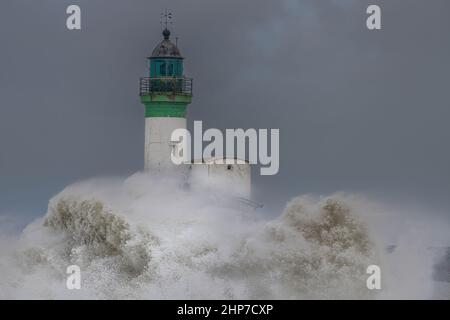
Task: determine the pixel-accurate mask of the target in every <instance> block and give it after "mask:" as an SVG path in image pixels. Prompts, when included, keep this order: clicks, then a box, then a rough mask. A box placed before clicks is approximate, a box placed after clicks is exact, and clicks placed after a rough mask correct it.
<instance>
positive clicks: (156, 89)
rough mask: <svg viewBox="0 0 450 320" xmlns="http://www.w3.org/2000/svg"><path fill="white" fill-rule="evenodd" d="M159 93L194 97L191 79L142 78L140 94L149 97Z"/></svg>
mask: <svg viewBox="0 0 450 320" xmlns="http://www.w3.org/2000/svg"><path fill="white" fill-rule="evenodd" d="M157 93H170V94H182V95H192V79H191V78H169V77H167V78H141V81H140V87H139V94H140V95H141V96H148V95H151V94H157Z"/></svg>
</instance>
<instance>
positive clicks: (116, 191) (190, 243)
mask: <svg viewBox="0 0 450 320" xmlns="http://www.w3.org/2000/svg"><path fill="white" fill-rule="evenodd" d="M219 198H220V199H219ZM219 200H220V201H219ZM377 210H379V209H378V206H377V205H376V204H373V203H371V202H368V201H367V200H366V199H364V198H361V197H359V196H356V195H345V194H334V195H330V196H327V197H313V196H299V197H296V198H294V199H292V200H291V201H290V202H289V203H287V204H286V207H285V209H284V210H283V211H282V212H280V214H279V215H278V216H277V217H276V218H274V219H269V218H265V217H264V216H262V215H261V214H258V212H257V211H251V210H242V209H239V208H237V207H236V206H234V205H233V200H232V199H231V198H227V197H226V195H223V194H216V193H214V192H211V190H198V191H196V192H195V193H194V192H192V191H189V190H186V189H184V188H182V187H180V186H179V185H178V182H177V181H176V180H171V179H169V178H167V179H158V178H155V177H151V176H149V175H148V174H143V173H138V174H135V175H133V176H132V177H130V178H128V179H126V180H120V179H94V180H89V181H85V182H80V183H76V184H74V185H71V186H68V187H67V188H66V189H64V190H63V191H62V192H61V193H60V194H58V195H56V196H55V197H54V198H53V199H51V200H50V203H49V207H48V211H47V213H46V215H45V216H43V217H42V218H40V219H38V220H36V221H34V222H33V223H32V224H30V225H28V226H27V227H26V228H25V230H23V232H21V234H19V235H15V236H4V237H2V238H0V249H1V254H0V268H1V275H0V289H1V290H0V298H1V299H20V298H29V299H79V298H82V299H353V298H355V299H391V298H396V299H410V298H414V299H430V298H440V299H448V298H449V297H450V292H449V286H448V282H447V280H446V276H445V271H442V270H445V268H446V267H445V265H446V264H445V261H447V260H448V257H446V256H445V254H444V253H443V252H442V250H441V251H439V250H438V251H436V250H434V251H433V250H429V249H427V248H425V247H423V248H422V246H419V245H417V244H414V242H411V241H410V240H411V239H408V238H406V239H405V240H404V243H406V244H407V245H403V244H399V245H398V246H397V247H395V250H390V251H391V252H388V250H386V247H385V244H384V241H383V240H384V239H383V236H382V234H381V233H380V232H379V231H378V229H380V228H379V227H378V228H377V227H372V225H376V223H375V224H374V222H373V220H374V217H378V218H380V215H379V213H378V211H377ZM381 220H382V219H381ZM381 229H382V228H381ZM414 238H417V237H414ZM416 240H417V239H416ZM442 261H444V263H443V266H444V267H442V268H441V269H442V270H441V271H440V272H439V273H438V275H436V272H435V270H436V265H438V264H439V263H441V264H442ZM70 265H77V266H79V267H80V270H81V289H80V290H68V289H67V287H66V280H67V277H68V275H67V274H66V268H67V267H68V266H70ZM369 265H378V266H380V268H381V270H382V278H381V279H382V280H381V282H382V289H381V290H369V289H368V288H367V285H366V280H367V278H368V277H369V275H368V274H367V273H366V270H367V267H368V266H369Z"/></svg>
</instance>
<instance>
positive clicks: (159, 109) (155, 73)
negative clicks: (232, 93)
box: [140, 12, 260, 209]
mask: <svg viewBox="0 0 450 320" xmlns="http://www.w3.org/2000/svg"><path fill="white" fill-rule="evenodd" d="M164 16H165V17H166V28H165V29H164V31H163V33H162V35H163V40H162V41H161V42H160V43H159V44H158V45H157V46H156V47H155V49H154V50H153V52H152V54H151V55H150V56H149V57H148V58H147V59H148V70H147V72H148V74H147V77H144V78H141V79H140V97H141V102H142V103H143V104H144V106H145V170H146V171H148V172H150V173H152V174H154V175H172V176H178V177H182V181H183V183H182V185H183V186H184V187H186V188H189V189H190V190H193V191H195V190H199V191H205V190H207V192H208V193H209V194H211V195H212V196H213V198H214V199H215V201H218V200H217V199H225V202H227V203H228V202H229V201H231V202H233V203H235V204H238V205H239V206H240V205H242V204H243V205H244V207H245V208H253V209H255V208H258V207H260V204H258V203H256V202H254V201H252V200H250V199H251V170H250V164H249V162H248V161H245V160H243V159H235V158H226V157H225V158H224V157H223V156H218V157H213V158H208V159H205V158H203V157H202V158H200V159H194V158H193V159H187V161H186V163H181V164H178V165H177V164H175V163H174V162H172V157H171V154H172V153H174V154H178V153H179V152H180V149H182V147H181V144H182V143H183V141H173V140H172V139H171V138H172V136H173V135H172V133H173V132H174V131H175V130H177V129H186V113H187V107H188V105H189V104H190V103H191V101H192V79H191V78H188V77H186V76H185V75H184V72H183V56H182V55H181V53H180V51H179V49H178V47H177V45H176V44H174V43H173V42H172V41H171V40H170V31H169V30H168V29H167V18H168V17H170V14H168V13H167V12H166V14H165V15H164ZM230 199H231V200H230Z"/></svg>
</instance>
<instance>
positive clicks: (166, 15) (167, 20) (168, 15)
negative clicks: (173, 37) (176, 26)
mask: <svg viewBox="0 0 450 320" xmlns="http://www.w3.org/2000/svg"><path fill="white" fill-rule="evenodd" d="M163 23H164V24H165V26H166V29H167V25H169V24H172V12H170V11H168V10H167V8H166V10H165V11H164V12H163V13H161V24H163Z"/></svg>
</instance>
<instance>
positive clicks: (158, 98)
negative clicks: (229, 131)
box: [140, 25, 192, 174]
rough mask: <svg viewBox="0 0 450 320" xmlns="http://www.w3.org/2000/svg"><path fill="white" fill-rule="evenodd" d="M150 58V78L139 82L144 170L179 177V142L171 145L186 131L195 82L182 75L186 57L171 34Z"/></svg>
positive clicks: (180, 170) (167, 34) (180, 168)
mask: <svg viewBox="0 0 450 320" xmlns="http://www.w3.org/2000/svg"><path fill="white" fill-rule="evenodd" d="M162 34H163V40H162V41H161V42H160V43H159V44H158V45H157V46H156V48H155V49H154V50H153V52H152V54H151V56H150V57H148V58H147V59H148V62H149V63H148V66H149V70H148V77H145V78H141V79H140V96H141V102H142V103H143V104H144V105H145V170H148V171H151V172H152V173H156V174H158V173H163V174H174V173H175V174H180V173H183V172H184V170H186V167H185V166H183V165H179V166H177V165H175V164H173V163H172V160H171V156H170V155H171V153H172V152H173V151H174V148H176V147H177V144H178V143H180V141H171V139H170V138H171V135H172V132H173V131H174V130H175V129H185V128H186V109H187V106H188V104H190V103H191V100H192V79H190V78H187V77H185V76H184V74H183V57H182V56H181V53H180V51H179V50H178V48H177V46H176V45H175V44H174V43H173V42H172V41H170V31H169V30H168V29H167V25H166V28H165V29H164V31H163V33H162Z"/></svg>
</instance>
